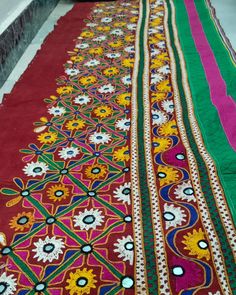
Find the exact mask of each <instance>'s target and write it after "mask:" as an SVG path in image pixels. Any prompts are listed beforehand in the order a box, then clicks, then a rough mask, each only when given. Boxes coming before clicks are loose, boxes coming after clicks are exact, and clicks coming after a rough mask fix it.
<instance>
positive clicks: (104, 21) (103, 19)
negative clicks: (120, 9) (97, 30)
mask: <svg viewBox="0 0 236 295" xmlns="http://www.w3.org/2000/svg"><path fill="white" fill-rule="evenodd" d="M101 22H102V23H106V24H108V23H110V22H112V18H111V17H103V18H102V19H101Z"/></svg>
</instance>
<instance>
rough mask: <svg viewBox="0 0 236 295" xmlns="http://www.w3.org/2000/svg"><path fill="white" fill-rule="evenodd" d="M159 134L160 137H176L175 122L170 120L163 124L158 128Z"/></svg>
mask: <svg viewBox="0 0 236 295" xmlns="http://www.w3.org/2000/svg"><path fill="white" fill-rule="evenodd" d="M158 131H159V134H160V135H162V136H169V135H177V134H178V128H177V125H176V121H175V120H171V121H169V122H167V123H164V124H163V125H161V127H160V128H159V130H158Z"/></svg>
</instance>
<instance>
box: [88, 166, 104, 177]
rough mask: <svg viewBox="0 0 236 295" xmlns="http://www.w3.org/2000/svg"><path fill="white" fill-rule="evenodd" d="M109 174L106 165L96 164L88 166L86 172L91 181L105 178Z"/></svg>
mask: <svg viewBox="0 0 236 295" xmlns="http://www.w3.org/2000/svg"><path fill="white" fill-rule="evenodd" d="M106 174H107V167H106V166H105V165H100V164H94V165H92V166H88V167H87V168H86V170H85V175H86V176H87V177H88V178H91V179H98V178H104V176H105V175H106Z"/></svg>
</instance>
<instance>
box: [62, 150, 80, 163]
mask: <svg viewBox="0 0 236 295" xmlns="http://www.w3.org/2000/svg"><path fill="white" fill-rule="evenodd" d="M78 154H79V150H78V148H76V147H64V148H63V149H62V150H60V152H59V156H60V158H62V159H64V160H67V159H71V158H74V157H76V156H77V155H78Z"/></svg>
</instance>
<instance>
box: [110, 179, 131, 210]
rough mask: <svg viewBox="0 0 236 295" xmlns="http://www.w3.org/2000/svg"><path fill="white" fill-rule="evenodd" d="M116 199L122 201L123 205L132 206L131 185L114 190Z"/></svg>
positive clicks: (128, 183) (126, 184)
mask: <svg viewBox="0 0 236 295" xmlns="http://www.w3.org/2000/svg"><path fill="white" fill-rule="evenodd" d="M113 193H114V197H115V198H116V199H117V200H118V201H122V202H123V203H127V204H128V205H130V203H131V200H130V195H131V183H130V182H127V183H125V184H123V185H120V186H119V187H118V188H116V190H114V192H113Z"/></svg>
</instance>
